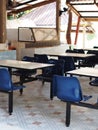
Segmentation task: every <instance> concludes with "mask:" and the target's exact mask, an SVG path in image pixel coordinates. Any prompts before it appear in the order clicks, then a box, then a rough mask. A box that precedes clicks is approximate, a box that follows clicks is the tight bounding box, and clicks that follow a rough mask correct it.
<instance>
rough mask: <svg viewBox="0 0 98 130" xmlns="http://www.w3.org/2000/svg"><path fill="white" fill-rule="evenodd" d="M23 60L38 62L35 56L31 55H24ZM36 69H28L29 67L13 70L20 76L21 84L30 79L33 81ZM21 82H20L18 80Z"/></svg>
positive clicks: (14, 73)
mask: <svg viewBox="0 0 98 130" xmlns="http://www.w3.org/2000/svg"><path fill="white" fill-rule="evenodd" d="M22 61H26V62H36V58H35V57H30V56H24V57H23V59H22ZM36 72H37V71H36V69H34V70H28V69H16V70H13V72H12V74H13V75H16V76H19V77H20V81H21V84H23V83H25V82H28V81H30V80H31V81H32V79H33V78H32V75H35V74H36ZM17 83H19V82H17Z"/></svg>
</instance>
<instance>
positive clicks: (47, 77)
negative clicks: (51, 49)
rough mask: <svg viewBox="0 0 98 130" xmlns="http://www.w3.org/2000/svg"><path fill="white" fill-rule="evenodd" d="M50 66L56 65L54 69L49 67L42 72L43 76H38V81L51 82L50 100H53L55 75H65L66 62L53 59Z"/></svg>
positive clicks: (49, 62)
mask: <svg viewBox="0 0 98 130" xmlns="http://www.w3.org/2000/svg"><path fill="white" fill-rule="evenodd" d="M48 64H54V66H52V67H48V68H46V69H44V70H43V71H42V74H40V75H37V76H36V77H37V79H39V80H41V81H42V82H43V83H44V82H50V99H51V100H52V98H53V96H52V85H51V83H52V79H53V75H64V60H61V59H60V60H56V59H51V60H49V61H48Z"/></svg>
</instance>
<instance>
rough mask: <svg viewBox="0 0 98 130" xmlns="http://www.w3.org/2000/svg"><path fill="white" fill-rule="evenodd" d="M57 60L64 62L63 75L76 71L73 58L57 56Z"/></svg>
mask: <svg viewBox="0 0 98 130" xmlns="http://www.w3.org/2000/svg"><path fill="white" fill-rule="evenodd" d="M58 59H62V60H64V73H66V72H67V71H71V70H75V69H76V67H75V63H74V59H73V57H66V56H58Z"/></svg>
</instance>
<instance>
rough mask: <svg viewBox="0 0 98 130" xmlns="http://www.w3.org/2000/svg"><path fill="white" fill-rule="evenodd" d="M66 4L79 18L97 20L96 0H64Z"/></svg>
mask: <svg viewBox="0 0 98 130" xmlns="http://www.w3.org/2000/svg"><path fill="white" fill-rule="evenodd" d="M66 4H67V6H68V7H69V8H71V10H72V11H73V12H74V13H76V15H78V16H79V17H80V18H82V19H84V20H86V21H98V0H66Z"/></svg>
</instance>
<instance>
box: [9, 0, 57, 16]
mask: <svg viewBox="0 0 98 130" xmlns="http://www.w3.org/2000/svg"><path fill="white" fill-rule="evenodd" d="M9 1H10V0H9ZM54 1H56V0H15V2H12V3H11V4H9V3H8V6H7V14H8V15H10V14H17V13H20V12H23V11H26V10H30V9H32V8H36V7H39V6H42V5H45V4H48V3H52V2H54Z"/></svg>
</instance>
